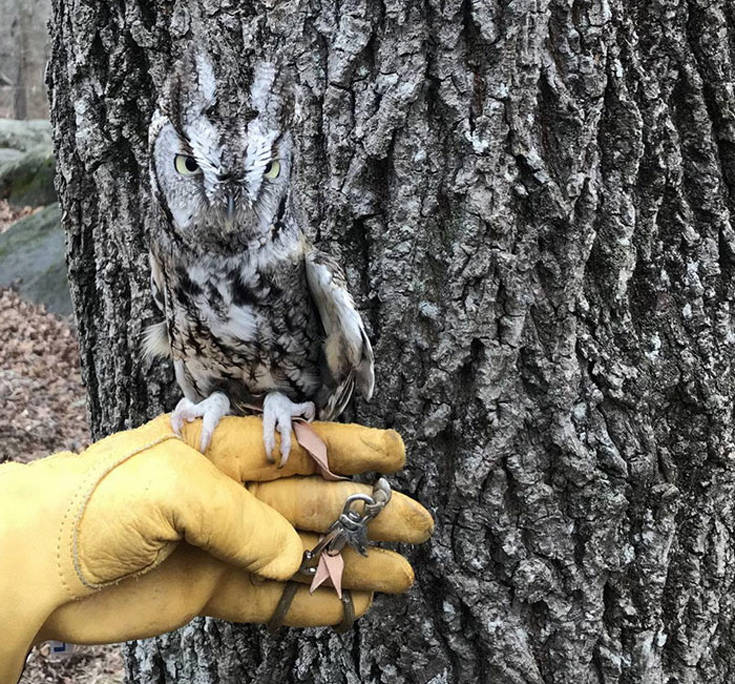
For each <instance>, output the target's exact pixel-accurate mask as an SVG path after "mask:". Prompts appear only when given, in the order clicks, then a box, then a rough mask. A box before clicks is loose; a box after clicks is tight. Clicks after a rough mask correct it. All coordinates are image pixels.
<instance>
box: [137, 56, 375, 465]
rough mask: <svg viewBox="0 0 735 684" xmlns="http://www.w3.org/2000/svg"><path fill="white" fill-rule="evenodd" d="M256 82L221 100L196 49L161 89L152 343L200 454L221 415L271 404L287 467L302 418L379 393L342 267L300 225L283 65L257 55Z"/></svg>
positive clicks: (269, 449) (154, 177)
mask: <svg viewBox="0 0 735 684" xmlns="http://www.w3.org/2000/svg"><path fill="white" fill-rule="evenodd" d="M247 80H249V88H243V87H242V84H239V85H235V86H234V87H236V88H237V92H236V93H234V96H233V93H232V92H231V91H230V92H228V97H227V98H224V97H220V98H218V97H217V92H218V88H221V87H222V86H221V82H218V81H217V79H216V78H215V71H214V66H213V63H212V61H211V60H210V59H209V57H208V56H206V55H202V54H195V53H193V54H189V55H187V56H186V57H184V58H183V59H182V60H181V62H180V63H179V64H178V66H177V68H176V69H175V70H174V71H173V73H172V76H171V77H170V79H169V83H168V85H167V87H166V88H165V89H164V90H163V92H162V94H161V97H160V98H159V103H158V109H157V111H156V112H155V113H154V115H153V118H152V121H151V125H150V129H149V153H150V157H149V159H150V180H151V187H152V189H153V193H154V196H155V198H156V199H157V203H158V204H159V205H160V208H161V212H162V216H161V220H160V221H159V224H160V225H159V226H158V227H157V228H155V229H154V230H153V231H152V235H151V244H150V266H151V287H152V290H153V297H154V300H155V302H156V305H157V308H158V310H159V311H160V314H161V320H160V321H159V322H157V323H155V324H153V325H152V326H150V327H149V328H148V329H147V331H146V333H145V336H144V350H145V352H146V353H147V354H149V355H151V356H164V357H168V358H170V359H172V361H173V367H174V372H175V376H176V381H177V383H178V385H179V387H180V388H181V391H182V393H183V395H184V396H183V398H182V399H181V401H180V402H179V403H178V405H177V406H176V408H175V410H174V412H173V414H172V417H171V423H172V427H173V429H174V430H175V431H177V432H179V431H180V430H181V427H182V425H183V423H184V421H191V420H194V419H195V418H202V419H203V421H202V423H203V427H202V435H201V443H200V449H201V450H202V451H204V450H205V449H206V448H207V445H208V444H209V441H210V439H211V437H212V433H213V431H214V428H215V427H216V425H217V423H218V422H219V420H220V419H221V418H222V417H223V416H224V415H227V414H244V413H248V412H261V411H262V415H263V440H264V444H265V450H266V453H267V454H268V457H269V459H270V460H271V461H275V455H274V451H275V442H276V431H277V432H278V433H279V434H280V465H283V464H284V463H285V462H286V460H287V458H288V454H289V451H290V448H291V424H292V420H293V419H295V418H302V419H306V420H311V419H313V418H314V417H315V416H318V417H319V418H320V419H322V420H330V419H333V418H335V417H336V416H338V415H339V414H340V413H341V412H342V411H343V410H344V408H345V406H346V404H347V403H348V401H349V400H350V397H351V396H352V394H353V391H354V389H355V387H357V389H358V390H359V391H360V393H361V394H362V396H364V397H365V398H366V399H369V398H370V397H371V395H372V393H373V385H374V370H373V352H372V349H371V346H370V341H369V339H368V337H367V335H366V333H365V327H364V325H363V322H362V320H361V318H360V315H359V314H358V312H357V310H356V308H355V305H354V302H353V300H352V297H351V296H350V294H349V292H348V290H347V285H346V282H345V278H344V275H343V273H342V271H341V269H340V268H339V266H338V265H337V264H336V263H335V262H334V261H333V260H332V259H330V258H329V257H328V256H327V255H325V254H324V253H322V252H320V251H319V250H317V249H315V248H314V247H313V246H312V245H311V244H310V242H309V241H308V240H307V239H306V237H305V235H304V233H303V231H302V229H301V225H300V224H301V223H302V221H301V220H300V208H299V203H298V198H297V197H296V196H295V193H292V187H291V170H292V161H293V158H292V155H293V146H292V139H291V135H290V133H289V130H288V97H287V96H286V95H285V93H287V92H288V91H287V87H286V86H283V85H279V83H280V82H282V81H283V80H284V76H283V71H282V70H280V69H278V68H277V67H275V66H274V65H273V64H271V63H261V64H260V65H258V66H257V67H256V69H255V70H254V73H253V75H252V77H251V78H250V79H247ZM233 103H234V104H233ZM291 109H292V108H291Z"/></svg>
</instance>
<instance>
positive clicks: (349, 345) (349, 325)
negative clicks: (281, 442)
mask: <svg viewBox="0 0 735 684" xmlns="http://www.w3.org/2000/svg"><path fill="white" fill-rule="evenodd" d="M306 280H307V282H308V284H309V290H310V292H311V296H312V299H313V300H314V303H315V304H316V307H317V309H318V311H319V317H320V318H321V322H322V327H323V328H324V333H325V339H324V344H323V351H324V363H325V365H326V368H323V369H322V370H323V373H322V374H323V377H324V389H323V392H322V395H323V396H320V397H319V401H318V403H319V409H320V411H319V417H320V418H322V419H323V420H329V419H331V418H334V417H336V416H338V415H339V414H340V413H342V411H343V410H344V408H345V406H346V405H347V402H348V401H349V400H350V397H351V396H352V392H353V390H354V388H355V385H357V388H358V390H360V394H362V396H363V397H365V399H370V397H372V395H373V387H374V385H375V372H374V369H373V349H372V347H371V346H370V340H369V339H368V336H367V334H366V333H365V327H364V326H363V324H362V319H361V318H360V314H359V313H358V312H357V310H356V309H355V302H354V301H353V300H352V297H351V296H350V293H349V292H348V291H347V283H346V281H345V277H344V274H343V273H342V269H341V268H340V267H339V265H338V264H337V263H336V262H334V261H333V260H332V259H330V258H329V257H328V256H327V255H326V254H324V253H322V252H319V251H318V250H316V249H312V250H310V251H309V252H308V253H307V254H306Z"/></svg>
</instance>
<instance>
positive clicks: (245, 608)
mask: <svg viewBox="0 0 735 684" xmlns="http://www.w3.org/2000/svg"><path fill="white" fill-rule="evenodd" d="M248 584H250V585H251V590H250V591H249V592H248V591H247V585H248ZM253 586H254V587H255V590H254V591H253V589H252V587H253ZM285 587H286V585H285V583H283V582H274V581H272V580H265V581H263V582H259V583H257V584H255V585H253V584H252V580H251V578H250V577H249V576H248V575H247V573H244V572H241V571H240V572H238V571H237V570H233V571H232V572H229V573H227V574H226V575H225V576H224V577H223V578H222V581H221V582H220V584H219V586H218V588H217V591H216V592H215V594H214V595H213V596H212V599H211V600H210V601H209V603H207V605H206V606H204V608H203V609H202V611H201V613H200V614H201V615H206V616H208V617H214V618H219V619H221V620H227V621H229V622H238V621H241V620H242V617H241V616H242V614H243V613H247V614H249V615H250V618H249V620H248V622H262V623H265V622H268V621H269V620H270V619H271V617H273V613H274V612H275V611H276V608H277V607H278V602H279V601H280V600H281V595H282V594H283V590H284V589H285ZM372 600H373V595H372V593H370V592H366V591H353V592H352V602H353V604H354V607H355V617H360V616H361V615H364V614H365V613H366V612H367V610H368V608H370V604H371V603H372ZM343 618H344V608H343V605H342V601H341V600H340V599H339V597H338V596H337V594H336V592H335V591H334V589H331V588H321V587H320V588H319V589H317V590H316V591H315V592H314V593H313V594H311V593H310V592H309V587H308V586H300V587H299V588H298V590H297V591H296V594H295V596H294V598H293V601H292V602H291V606H290V607H289V609H288V612H287V613H286V616H285V619H284V620H283V624H284V625H285V626H287V627H321V626H325V625H338V624H340V623H341V622H342V620H343Z"/></svg>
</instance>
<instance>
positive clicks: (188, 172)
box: [174, 154, 201, 176]
mask: <svg viewBox="0 0 735 684" xmlns="http://www.w3.org/2000/svg"><path fill="white" fill-rule="evenodd" d="M174 168H175V169H176V170H177V171H178V172H179V173H180V174H181V175H182V176H193V175H194V174H195V173H199V171H201V169H200V168H199V164H197V160H196V159H194V157H190V156H189V155H188V154H177V155H176V158H175V159H174Z"/></svg>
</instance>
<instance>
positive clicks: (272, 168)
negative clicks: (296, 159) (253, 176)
mask: <svg viewBox="0 0 735 684" xmlns="http://www.w3.org/2000/svg"><path fill="white" fill-rule="evenodd" d="M279 173H281V164H280V162H277V161H275V160H274V161H270V162H268V164H267V165H266V167H265V172H264V174H263V175H264V176H265V177H266V178H268V179H269V180H273V179H274V178H278V174H279Z"/></svg>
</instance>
